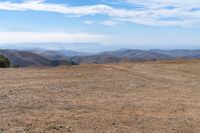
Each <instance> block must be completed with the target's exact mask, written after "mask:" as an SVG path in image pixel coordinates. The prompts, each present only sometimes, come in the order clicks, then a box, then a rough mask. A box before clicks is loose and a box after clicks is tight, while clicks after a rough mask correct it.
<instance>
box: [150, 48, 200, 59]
mask: <svg viewBox="0 0 200 133" xmlns="http://www.w3.org/2000/svg"><path fill="white" fill-rule="evenodd" d="M151 51H153V52H155V53H159V54H165V55H169V56H172V57H174V58H189V59H195V58H200V50H182V49H178V50H151Z"/></svg>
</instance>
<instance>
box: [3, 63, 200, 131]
mask: <svg viewBox="0 0 200 133" xmlns="http://www.w3.org/2000/svg"><path fill="white" fill-rule="evenodd" d="M67 132H76V133H165V132H167V133H199V132H200V61H173V62H147V63H130V64H125V63H122V64H109V65H81V66H73V67H58V68H16V69H15V68H10V69H0V133H67Z"/></svg>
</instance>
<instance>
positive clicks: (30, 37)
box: [0, 32, 109, 43]
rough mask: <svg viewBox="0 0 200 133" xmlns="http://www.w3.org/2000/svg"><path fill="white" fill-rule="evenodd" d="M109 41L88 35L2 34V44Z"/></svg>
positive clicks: (0, 35) (0, 39)
mask: <svg viewBox="0 0 200 133" xmlns="http://www.w3.org/2000/svg"><path fill="white" fill-rule="evenodd" d="M10 38H12V39H10ZM107 40H109V36H105V35H98V34H97V35H96V34H87V33H72V34H71V33H51V32H0V42H1V43H18V42H20V43H21V42H74V41H76V42H100V43H106V41H107ZM102 41H104V42H102Z"/></svg>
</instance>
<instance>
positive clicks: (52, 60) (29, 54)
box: [0, 50, 76, 67]
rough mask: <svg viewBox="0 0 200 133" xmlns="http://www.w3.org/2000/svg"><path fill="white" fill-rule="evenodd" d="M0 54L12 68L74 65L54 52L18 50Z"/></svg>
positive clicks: (1, 51)
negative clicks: (7, 60)
mask: <svg viewBox="0 0 200 133" xmlns="http://www.w3.org/2000/svg"><path fill="white" fill-rule="evenodd" d="M0 54H2V55H4V56H5V57H7V58H8V59H9V60H10V61H11V65H12V66H19V67H30V66H31V67H34V66H37V67H41V66H45V67H46V66H48V67H51V66H60V65H74V64H76V63H74V62H73V61H71V60H69V59H67V58H66V57H65V56H62V55H60V54H56V52H53V51H52V52H38V53H37V52H35V53H34V52H33V51H19V50H0Z"/></svg>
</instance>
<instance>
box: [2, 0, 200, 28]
mask: <svg viewBox="0 0 200 133" xmlns="http://www.w3.org/2000/svg"><path fill="white" fill-rule="evenodd" d="M113 1H121V2H122V3H128V4H129V5H130V7H132V8H115V7H111V6H108V5H104V4H99V5H90V6H67V5H62V4H52V3H47V2H45V1H44V0H36V1H35V0H28V1H25V2H22V3H12V2H0V10H22V11H25V10H34V11H48V12H58V13H63V14H67V15H70V16H73V15H74V16H84V15H96V14H102V15H106V16H108V19H115V20H117V21H125V22H126V21H127V22H131V23H137V24H144V25H166V26H184V27H186V26H199V25H200V0H188V1H183V0H173V1H172V0H163V1H161V0H113ZM136 7H137V8H136ZM91 22H92V21H91ZM91 22H89V21H86V22H85V23H88V24H92V23H91ZM104 24H107V25H109V24H110V25H114V24H115V22H114V21H113V22H111V21H107V22H105V23H104Z"/></svg>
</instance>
